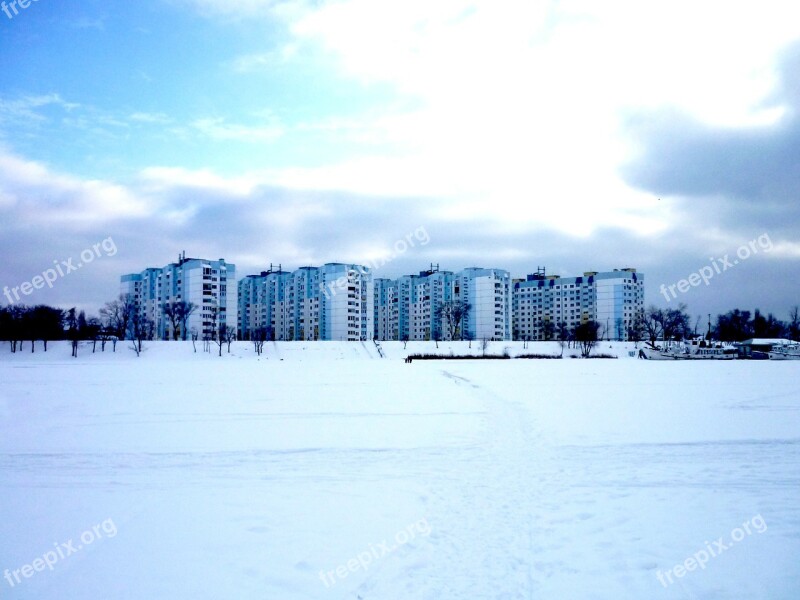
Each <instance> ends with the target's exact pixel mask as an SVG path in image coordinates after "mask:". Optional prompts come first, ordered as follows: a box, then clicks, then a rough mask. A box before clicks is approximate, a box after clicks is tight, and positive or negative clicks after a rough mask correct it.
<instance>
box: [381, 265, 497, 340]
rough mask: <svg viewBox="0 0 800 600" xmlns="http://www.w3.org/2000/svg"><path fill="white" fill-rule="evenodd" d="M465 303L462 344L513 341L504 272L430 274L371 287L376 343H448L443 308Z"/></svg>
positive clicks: (429, 271)
mask: <svg viewBox="0 0 800 600" xmlns="http://www.w3.org/2000/svg"><path fill="white" fill-rule="evenodd" d="M454 301H463V302H468V303H469V304H470V306H471V309H470V311H469V313H468V316H467V319H466V320H465V322H464V323H462V325H461V329H462V330H463V334H462V335H461V337H463V339H476V340H477V339H483V338H486V339H488V340H510V339H511V278H510V275H509V273H508V271H504V270H502V269H479V268H471V269H464V270H463V271H459V272H458V273H453V272H452V271H439V270H434V269H431V270H428V271H421V272H420V273H419V274H418V275H404V276H402V277H399V278H397V279H394V280H391V279H379V280H376V283H375V309H374V315H375V325H374V331H375V335H376V337H377V338H378V339H380V340H447V339H448V338H449V334H450V332H449V328H448V327H447V325H446V323H445V322H444V321H443V320H442V319H441V318H440V317H437V313H438V311H439V307H440V306H441V305H443V304H444V303H449V302H454Z"/></svg>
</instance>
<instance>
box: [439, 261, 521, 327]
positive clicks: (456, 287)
mask: <svg viewBox="0 0 800 600" xmlns="http://www.w3.org/2000/svg"><path fill="white" fill-rule="evenodd" d="M453 298H454V299H456V300H461V301H466V302H468V303H469V304H470V307H471V308H470V310H469V312H468V313H467V319H466V322H465V323H464V326H463V327H464V338H465V339H473V340H490V341H492V340H510V339H511V320H512V312H511V274H510V273H509V272H508V271H504V270H503V269H481V268H477V267H471V268H469V269H464V270H462V271H459V272H458V273H456V275H455V280H454V283H453Z"/></svg>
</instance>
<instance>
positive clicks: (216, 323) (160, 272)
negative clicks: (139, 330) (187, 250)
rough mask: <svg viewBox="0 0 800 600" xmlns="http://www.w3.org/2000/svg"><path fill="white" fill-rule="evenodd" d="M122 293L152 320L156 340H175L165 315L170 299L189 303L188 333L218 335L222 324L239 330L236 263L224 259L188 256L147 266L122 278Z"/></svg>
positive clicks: (170, 324) (205, 335)
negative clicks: (163, 265) (163, 263)
mask: <svg viewBox="0 0 800 600" xmlns="http://www.w3.org/2000/svg"><path fill="white" fill-rule="evenodd" d="M120 293H121V294H122V295H124V296H130V297H131V298H132V299H133V300H134V302H135V303H136V307H137V310H138V311H139V312H140V315H141V316H143V317H146V318H147V319H149V320H150V321H152V323H153V325H154V332H155V333H154V335H155V337H156V338H157V339H172V333H173V332H172V323H171V322H170V320H169V318H167V316H166V315H165V314H164V306H165V305H166V304H167V303H170V302H179V301H183V302H190V303H192V304H193V305H194V306H195V310H194V312H192V314H191V315H190V316H189V319H188V321H187V323H186V328H187V331H188V332H196V333H197V334H198V336H199V337H201V338H203V337H209V338H211V337H215V336H216V335H217V334H218V332H219V328H220V326H225V327H226V328H233V329H234V330H235V329H236V325H237V321H238V317H237V311H238V297H237V296H238V294H237V285H236V265H233V264H230V263H227V262H225V259H222V258H220V259H219V260H207V259H202V258H186V256H185V255H182V256H180V257H179V258H178V262H175V263H171V264H169V265H167V266H165V267H162V268H148V269H145V270H144V271H142V272H141V273H131V274H128V275H123V276H122V277H121V278H120Z"/></svg>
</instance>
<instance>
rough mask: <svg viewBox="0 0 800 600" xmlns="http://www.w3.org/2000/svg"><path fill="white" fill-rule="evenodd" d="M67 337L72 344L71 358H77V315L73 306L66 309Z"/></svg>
mask: <svg viewBox="0 0 800 600" xmlns="http://www.w3.org/2000/svg"><path fill="white" fill-rule="evenodd" d="M66 326H67V338H68V339H69V341H70V345H71V346H72V358H78V337H79V336H78V316H77V314H76V313H75V309H74V308H70V309H69V310H68V311H67V318H66Z"/></svg>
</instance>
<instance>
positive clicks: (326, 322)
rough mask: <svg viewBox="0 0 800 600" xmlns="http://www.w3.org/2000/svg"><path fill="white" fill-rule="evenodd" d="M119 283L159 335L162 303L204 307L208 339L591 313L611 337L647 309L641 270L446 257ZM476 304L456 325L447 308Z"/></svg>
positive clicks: (166, 325) (189, 263)
mask: <svg viewBox="0 0 800 600" xmlns="http://www.w3.org/2000/svg"><path fill="white" fill-rule="evenodd" d="M120 291H121V293H122V294H127V295H130V296H131V297H132V298H133V299H134V300H135V302H136V304H137V307H138V310H139V311H141V314H142V316H146V317H147V318H149V319H151V320H152V322H153V323H154V324H155V332H154V333H155V336H156V337H157V338H158V339H170V338H171V337H172V333H173V332H172V330H171V327H172V325H171V323H170V320H169V319H168V318H167V317H166V315H165V314H164V306H165V305H166V304H168V303H170V302H172V301H186V302H191V303H192V304H194V305H195V306H196V307H197V309H196V310H195V312H193V313H192V315H191V317H190V318H189V322H188V324H187V329H188V330H190V331H191V330H194V331H197V332H198V333H199V334H200V335H202V336H203V337H206V336H211V337H213V336H214V335H215V334H216V331H218V329H217V330H216V331H215V322H214V312H215V310H214V309H216V314H217V320H216V327H217V328H218V327H219V326H220V325H225V326H226V327H227V328H228V329H231V328H234V329H236V330H237V332H238V337H239V339H244V340H250V339H256V338H261V339H264V340H275V341H280V340H283V341H295V340H297V341H299V340H302V341H316V340H335V341H368V340H372V339H378V340H397V341H403V340H419V341H424V340H442V341H447V340H448V339H449V338H450V336H451V335H453V333H454V334H455V335H454V337H456V338H459V339H465V340H489V341H506V340H531V341H535V340H557V339H560V337H561V336H562V334H563V333H564V332H565V331H569V330H571V329H573V328H574V327H576V326H577V325H580V324H581V323H585V322H587V321H590V320H591V321H596V322H597V323H599V324H600V326H601V329H600V334H601V335H602V337H603V338H604V339H609V340H627V339H629V337H630V331H631V327H632V326H633V325H634V322H635V319H636V317H637V315H639V314H642V313H644V275H642V274H641V273H637V271H636V269H633V268H624V269H614V270H613V271H607V272H597V271H587V272H585V273H584V274H583V276H581V277H560V276H559V275H547V274H546V271H545V268H544V267H537V269H536V272H535V273H532V274H530V275H528V276H527V278H525V279H512V278H511V275H510V274H509V272H508V271H506V270H503V269H497V268H488V269H487V268H480V267H470V268H466V269H462V270H461V271H458V272H453V271H441V270H439V265H434V264H431V265H430V268H429V269H426V270H424V271H420V272H419V273H418V274H415V275H403V276H401V277H398V278H397V279H385V278H377V279H373V275H372V271H371V270H370V269H369V268H368V267H366V266H363V265H357V264H350V263H327V264H325V265H323V266H319V267H314V266H306V267H300V268H299V269H295V270H293V271H284V270H283V268H282V266H281V265H277V266H276V265H272V264H271V265H270V266H269V269H267V270H265V271H262V272H261V273H260V274H258V275H248V276H246V277H244V278H243V279H241V280H240V281H239V282H238V284H237V283H236V267H235V265H232V264H229V263H226V262H225V260H224V259H219V260H216V261H212V260H206V259H199V258H186V254H185V253H182V254H181V255H180V256H179V257H178V261H177V262H175V263H172V264H169V265H167V266H165V267H162V268H148V269H145V270H144V271H142V272H141V273H134V274H130V275H123V276H122V278H121V285H120ZM463 303H466V304H469V306H470V309H469V311H468V312H467V314H466V317H465V318H464V320H463V322H462V323H460V325H459V327H458V328H457V330H456V331H455V332H451V329H452V328H451V326H450V325H449V324H448V322H447V319H446V317H445V316H443V312H444V311H442V310H441V309H442V308H443V307H446V306H454V305H458V304H463Z"/></svg>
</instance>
